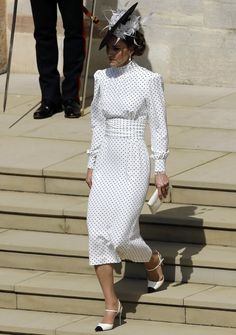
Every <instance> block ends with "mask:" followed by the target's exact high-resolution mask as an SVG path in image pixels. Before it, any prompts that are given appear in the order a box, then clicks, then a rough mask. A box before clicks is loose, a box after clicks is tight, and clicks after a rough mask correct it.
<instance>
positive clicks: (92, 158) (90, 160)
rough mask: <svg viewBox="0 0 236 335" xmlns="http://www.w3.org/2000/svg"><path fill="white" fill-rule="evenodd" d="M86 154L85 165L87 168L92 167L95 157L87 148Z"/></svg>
mask: <svg viewBox="0 0 236 335" xmlns="http://www.w3.org/2000/svg"><path fill="white" fill-rule="evenodd" d="M87 154H88V155H89V158H88V166H87V167H88V169H93V168H94V165H95V161H96V157H95V156H93V155H91V152H90V150H87Z"/></svg>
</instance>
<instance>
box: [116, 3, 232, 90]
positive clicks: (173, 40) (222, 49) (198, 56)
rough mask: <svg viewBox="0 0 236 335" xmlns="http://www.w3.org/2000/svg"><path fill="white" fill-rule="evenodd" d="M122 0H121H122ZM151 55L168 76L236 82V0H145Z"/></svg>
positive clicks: (195, 81) (187, 80)
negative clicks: (151, 12) (150, 17)
mask: <svg viewBox="0 0 236 335" xmlns="http://www.w3.org/2000/svg"><path fill="white" fill-rule="evenodd" d="M120 2H122V1H120ZM139 3H140V5H139V8H140V12H141V14H142V15H147V14H148V13H150V11H153V12H154V13H155V14H154V15H153V18H152V20H151V22H150V25H149V27H148V28H147V29H146V37H147V41H148V45H149V54H148V60H149V61H150V62H151V65H152V68H153V69H154V70H155V71H159V72H161V73H162V74H163V75H164V77H165V79H166V80H167V81H168V82H172V83H185V84H199V85H212V86H233V87H235V86H236V1H235V0H155V1H153V0H144V1H139Z"/></svg>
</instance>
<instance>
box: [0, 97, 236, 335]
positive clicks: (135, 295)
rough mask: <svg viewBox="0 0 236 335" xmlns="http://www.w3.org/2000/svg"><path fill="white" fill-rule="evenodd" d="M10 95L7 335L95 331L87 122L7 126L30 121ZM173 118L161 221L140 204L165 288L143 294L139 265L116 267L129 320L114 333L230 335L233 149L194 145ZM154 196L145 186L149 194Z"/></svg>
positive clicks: (0, 298)
mask: <svg viewBox="0 0 236 335" xmlns="http://www.w3.org/2000/svg"><path fill="white" fill-rule="evenodd" d="M14 99H16V97H14ZM14 99H13V98H12V99H11V100H10V103H12V105H13V107H11V108H10V110H9V113H8V115H6V116H5V117H4V118H2V117H1V116H0V119H1V121H2V123H0V130H1V136H0V154H1V162H0V333H1V334H37V335H40V334H57V335H58V334H59V335H72V334H77V335H88V334H93V333H94V330H93V329H94V326H95V325H96V323H97V322H99V320H100V317H101V315H102V313H103V309H104V302H103V297H102V294H101V289H100V287H99V285H98V282H97V280H96V277H95V274H94V270H93V268H92V267H90V266H89V265H88V238H87V228H86V210H87V196H88V188H87V185H86V183H85V172H86V162H87V156H86V153H85V152H86V149H87V148H88V146H89V144H88V142H89V140H90V132H89V115H86V116H84V117H83V118H82V119H79V121H78V122H75V121H74V120H73V121H71V120H64V119H63V118H62V116H61V115H56V116H54V117H53V118H51V119H49V120H42V121H39V122H37V123H35V121H34V120H32V119H31V118H30V116H29V117H26V119H25V121H24V123H23V122H22V123H20V124H19V125H18V126H17V127H16V128H13V129H11V130H8V129H7V128H8V126H9V124H11V123H12V121H13V119H16V117H17V116H19V115H16V113H23V104H22V105H20V107H17V108H16V107H14V103H15V102H14V101H15V100H14ZM16 100H17V99H16ZM32 103H33V99H32ZM14 108H15V109H14ZM16 110H17V111H19V112H17V111H16ZM14 111H15V112H14ZM11 113H12V114H11ZM14 113H15V114H14ZM175 113H176V111H175ZM178 113H180V112H178ZM169 122H170V127H169V128H170V139H171V154H170V159H169V161H168V162H169V166H168V174H169V175H170V176H171V183H172V190H171V195H170V197H169V199H167V202H166V203H164V204H163V205H162V207H161V209H160V211H159V212H158V214H157V215H154V216H153V215H150V214H149V210H148V208H147V205H146V204H145V205H144V208H143V211H142V215H141V217H140V227H141V232H142V235H143V236H144V238H145V239H146V240H147V242H148V243H149V244H150V246H151V247H153V248H158V249H159V250H160V251H161V253H162V254H163V255H164V257H165V267H164V271H165V278H166V282H165V284H164V286H163V289H162V290H161V291H159V292H156V293H154V294H146V278H145V276H146V274H145V271H144V268H143V266H142V265H140V264H134V263H132V262H128V261H127V262H122V264H120V265H117V266H116V267H115V272H114V273H115V281H116V284H115V285H116V290H117V292H118V294H119V296H120V299H121V300H122V302H123V304H124V315H123V316H124V324H123V325H122V327H116V328H115V329H114V330H112V331H111V332H112V333H114V334H119V335H126V334H127V335H128V334H130V333H132V332H135V333H136V334H137V335H141V334H142V335H143V333H144V332H146V333H147V334H148V335H155V334H156V333H157V332H159V333H160V334H163V335H167V334H168V335H172V334H175V335H180V334H181V335H182V334H183V335H189V334H190V333H191V334H193V335H195V334H196V335H197V334H198V335H199V334H201V335H211V334H213V335H222V334H223V335H233V334H234V335H235V334H236V322H235V317H234V316H235V310H236V271H235V269H236V219H235V217H236V175H235V164H234V162H235V160H236V158H235V157H236V156H235V152H231V151H229V149H228V148H227V149H224V148H222V147H221V148H219V146H217V145H218V144H217V143H216V145H215V148H210V149H209V148H207V147H206V145H205V147H204V148H197V149H196V148H189V146H190V144H189V142H190V141H191V139H192V137H191V134H192V129H189V128H185V126H184V127H180V128H178V129H177V127H176V126H173V125H171V124H172V123H173V118H172V117H171V111H170V121H169ZM68 129H69V131H68ZM193 131H196V129H193ZM209 132H210V130H209ZM178 134H179V135H178ZM173 136H175V142H174V143H175V145H173V142H172V137H173ZM178 136H179V137H178ZM183 136H185V138H189V142H188V143H187V142H186V146H185V147H183V145H182V143H183V142H184V140H183V139H184V137H183ZM227 141H228V142H227ZM225 143H226V145H228V146H230V145H231V144H232V141H231V140H230V139H228V138H227V136H226V137H225ZM223 149H224V150H223ZM235 163H236V162H235ZM222 175H223V178H222ZM153 190H154V185H153V180H150V189H149V192H148V196H147V197H149V196H150V194H151V193H152V192H153Z"/></svg>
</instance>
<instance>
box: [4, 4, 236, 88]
mask: <svg viewBox="0 0 236 335" xmlns="http://www.w3.org/2000/svg"><path fill="white" fill-rule="evenodd" d="M1 2H2V1H1ZM134 2H135V0H132V1H130V2H129V4H128V0H97V15H99V16H100V18H102V17H103V11H104V10H105V9H107V8H116V7H117V6H119V7H120V8H124V6H126V7H127V6H129V5H130V4H133V3H134ZM86 3H87V5H88V7H89V8H90V7H91V3H92V0H87V1H86ZM7 5H8V13H9V16H10V14H11V9H12V7H13V0H7ZM138 9H139V12H140V14H141V15H142V16H145V15H148V14H150V13H153V15H152V16H151V18H150V20H149V22H148V25H147V27H146V28H145V35H146V39H147V44H148V48H147V52H146V53H145V55H144V56H143V57H142V58H141V59H140V60H139V62H141V64H143V65H145V66H147V67H149V68H150V69H152V70H153V71H156V72H160V73H161V74H162V75H163V77H164V79H165V81H166V82H170V83H184V84H190V85H191V84H196V85H210V86H228V87H230V86H232V87H235V86H236V0H139V5H138ZM18 14H19V15H18V24H17V30H16V39H15V49H14V58H13V65H12V69H13V71H17V72H37V68H36V62H35V49H34V39H33V36H32V33H33V26H32V18H31V10H30V5H29V0H21V1H20V3H19V11H18ZM9 22H10V20H9ZM103 25H105V22H103ZM96 29H97V28H95V38H94V50H93V53H92V62H91V71H90V74H91V75H92V73H93V72H94V71H95V70H96V69H97V68H101V67H105V66H106V65H107V63H106V57H105V53H104V52H99V53H98V52H97V47H98V44H99V38H98V33H97V30H96ZM58 31H59V34H58V37H59V38H58V40H59V48H60V54H61V53H62V45H63V44H62V43H63V29H62V27H60V20H59V27H58ZM8 32H9V30H8ZM26 59H27V62H25V60H26ZM61 66H62V64H61V58H60V68H61Z"/></svg>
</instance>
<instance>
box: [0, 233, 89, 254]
mask: <svg viewBox="0 0 236 335" xmlns="http://www.w3.org/2000/svg"><path fill="white" fill-rule="evenodd" d="M0 244H1V249H2V250H8V251H10V250H12V251H13V250H17V251H22V252H34V253H39V254H40V253H46V254H56V255H65V254H66V255H67V256H78V255H80V256H81V257H84V256H86V257H87V256H88V240H87V237H85V236H79V235H66V234H56V233H55V234H53V233H44V232H33V231H23V230H8V231H6V232H3V233H1V234H0Z"/></svg>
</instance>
